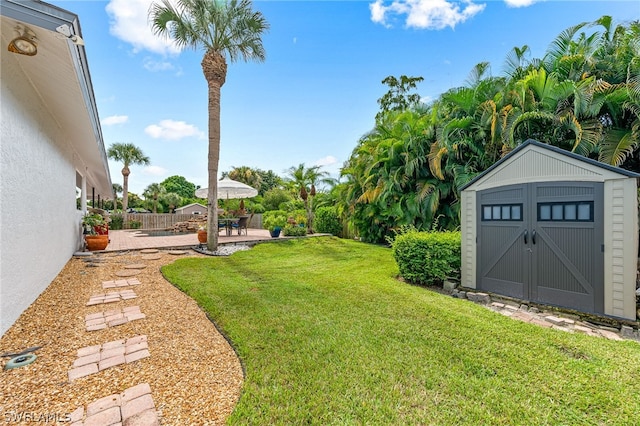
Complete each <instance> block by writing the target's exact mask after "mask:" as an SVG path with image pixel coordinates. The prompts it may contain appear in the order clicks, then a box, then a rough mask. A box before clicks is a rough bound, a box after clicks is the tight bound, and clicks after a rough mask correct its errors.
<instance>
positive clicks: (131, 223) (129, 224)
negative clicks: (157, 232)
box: [127, 220, 142, 229]
mask: <svg viewBox="0 0 640 426" xmlns="http://www.w3.org/2000/svg"><path fill="white" fill-rule="evenodd" d="M141 226H142V222H141V221H139V220H130V221H129V222H127V228H129V229H140V227H141Z"/></svg>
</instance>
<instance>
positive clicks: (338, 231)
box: [313, 207, 342, 236]
mask: <svg viewBox="0 0 640 426" xmlns="http://www.w3.org/2000/svg"><path fill="white" fill-rule="evenodd" d="M315 215H316V217H315V219H314V220H313V227H314V229H315V231H316V232H320V233H322V234H332V235H335V236H342V222H340V218H339V217H338V213H336V209H335V207H319V208H318V209H316V212H315Z"/></svg>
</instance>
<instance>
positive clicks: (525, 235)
mask: <svg viewBox="0 0 640 426" xmlns="http://www.w3.org/2000/svg"><path fill="white" fill-rule="evenodd" d="M528 237H529V231H527V230H526V229H525V230H524V243H525V244H527V243H528V242H529V240H528Z"/></svg>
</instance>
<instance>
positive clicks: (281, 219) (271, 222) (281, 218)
mask: <svg viewBox="0 0 640 426" xmlns="http://www.w3.org/2000/svg"><path fill="white" fill-rule="evenodd" d="M286 224H287V212H285V211H284V210H269V211H266V212H264V213H263V214H262V227H263V228H264V229H268V230H269V231H273V230H274V229H275V228H284V226H285V225H286Z"/></svg>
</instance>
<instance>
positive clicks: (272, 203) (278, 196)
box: [262, 188, 293, 210]
mask: <svg viewBox="0 0 640 426" xmlns="http://www.w3.org/2000/svg"><path fill="white" fill-rule="evenodd" d="M291 200H293V197H292V196H291V194H289V192H287V191H285V190H284V189H280V188H273V189H270V190H269V191H267V192H265V194H264V198H263V201H262V204H263V205H264V208H265V209H266V210H278V209H279V208H280V204H282V203H286V202H287V201H291Z"/></svg>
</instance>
